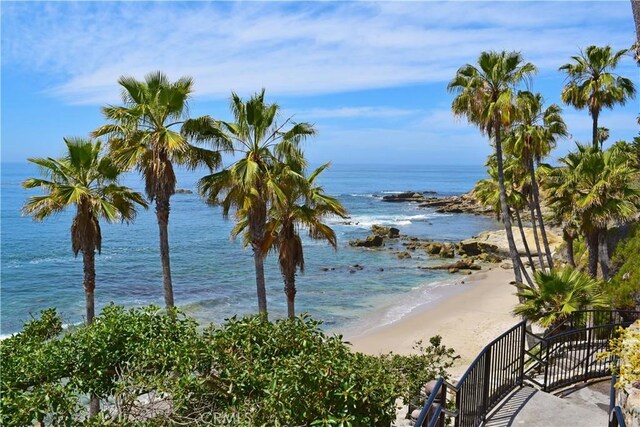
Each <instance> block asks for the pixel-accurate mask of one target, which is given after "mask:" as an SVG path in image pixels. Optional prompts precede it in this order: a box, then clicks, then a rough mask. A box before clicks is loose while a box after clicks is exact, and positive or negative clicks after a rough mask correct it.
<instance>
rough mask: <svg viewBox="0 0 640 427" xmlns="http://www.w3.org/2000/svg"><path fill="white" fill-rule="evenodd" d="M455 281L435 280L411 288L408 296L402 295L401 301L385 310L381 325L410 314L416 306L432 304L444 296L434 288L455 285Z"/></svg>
mask: <svg viewBox="0 0 640 427" xmlns="http://www.w3.org/2000/svg"><path fill="white" fill-rule="evenodd" d="M456 283H457V282H456V281H455V280H447V281H437V282H430V283H427V284H423V285H420V286H417V287H415V288H412V290H411V292H410V293H409V295H410V297H407V295H403V298H402V300H401V302H399V303H398V304H394V305H392V306H391V307H390V308H389V309H388V310H387V311H386V313H385V314H384V316H383V318H382V319H381V322H380V323H381V326H382V325H390V324H392V323H395V322H397V321H398V320H400V319H402V318H403V317H405V316H406V315H408V314H410V313H411V312H412V311H413V310H415V309H416V308H418V307H421V306H424V305H427V304H433V303H434V302H435V301H438V300H440V299H442V298H444V297H445V295H444V294H443V293H441V292H437V291H435V290H436V289H439V288H447V287H450V286H452V285H456ZM434 291H435V292H434Z"/></svg>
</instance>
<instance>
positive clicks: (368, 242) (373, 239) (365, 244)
mask: <svg viewBox="0 0 640 427" xmlns="http://www.w3.org/2000/svg"><path fill="white" fill-rule="evenodd" d="M383 243H384V240H383V239H382V237H380V236H369V237H367V238H366V239H364V240H361V239H356V240H351V241H350V242H349V246H355V247H362V248H379V247H380V246H382V244H383Z"/></svg>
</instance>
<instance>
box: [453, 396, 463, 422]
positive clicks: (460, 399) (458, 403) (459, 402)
mask: <svg viewBox="0 0 640 427" xmlns="http://www.w3.org/2000/svg"><path fill="white" fill-rule="evenodd" d="M461 395H462V387H460V386H458V389H457V391H456V411H458V416H457V417H455V419H454V421H453V427H460V418H461V417H462V407H461V405H460V404H461V403H462V396H461Z"/></svg>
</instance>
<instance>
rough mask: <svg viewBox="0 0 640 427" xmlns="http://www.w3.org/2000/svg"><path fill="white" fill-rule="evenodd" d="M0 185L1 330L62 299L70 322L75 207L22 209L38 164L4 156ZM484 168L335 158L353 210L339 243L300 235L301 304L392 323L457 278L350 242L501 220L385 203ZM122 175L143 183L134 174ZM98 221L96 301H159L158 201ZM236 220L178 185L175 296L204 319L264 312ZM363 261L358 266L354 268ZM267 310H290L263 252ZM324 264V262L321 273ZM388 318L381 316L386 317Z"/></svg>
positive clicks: (453, 183)
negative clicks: (235, 231)
mask: <svg viewBox="0 0 640 427" xmlns="http://www.w3.org/2000/svg"><path fill="white" fill-rule="evenodd" d="M1 173H2V186H1V220H2V222H1V229H0V239H1V273H0V279H1V282H0V283H1V285H0V286H1V288H0V298H1V299H0V308H1V312H0V333H1V334H2V335H3V336H6V335H7V334H11V333H14V332H16V331H19V330H20V329H21V327H22V324H23V323H24V322H25V321H28V320H29V319H30V318H31V317H32V316H37V315H38V313H39V311H40V310H42V309H45V308H48V307H56V308H57V309H58V312H59V313H60V314H61V315H62V317H63V319H64V321H65V322H66V323H69V324H71V323H77V322H80V321H82V319H83V315H84V312H85V308H84V291H83V287H82V257H81V256H79V257H78V258H75V257H74V256H73V253H72V251H71V241H70V227H71V219H72V216H73V210H72V209H70V210H69V211H67V212H65V213H62V214H60V215H57V216H56V217H53V218H50V219H48V220H45V221H44V222H42V223H38V222H35V221H33V220H32V218H30V217H23V216H22V215H21V212H20V208H21V206H22V205H23V203H24V202H25V200H26V198H27V197H29V196H30V195H35V194H38V192H37V191H27V190H25V189H23V188H22V187H21V186H20V183H21V182H22V181H23V180H24V179H25V178H27V177H30V176H37V175H38V170H37V169H36V168H35V167H34V166H33V165H30V164H26V163H25V164H17V163H3V164H2V172H1ZM202 175H203V172H202V171H200V172H198V171H196V172H189V171H182V170H181V171H178V188H180V189H188V190H195V187H196V182H197V180H198V179H199V177H201V176H202ZM484 176H485V172H484V169H483V168H482V167H481V166H450V167H448V166H398V165H370V166H362V165H352V166H348V165H332V166H331V167H330V168H329V169H328V170H326V171H325V172H323V174H322V175H321V178H320V179H319V181H320V183H321V184H322V185H323V187H324V190H325V192H327V193H328V194H331V195H333V196H336V197H338V199H339V200H340V201H341V202H342V203H343V205H344V206H345V207H346V208H347V209H348V211H349V216H350V218H349V219H348V220H346V221H345V220H343V219H341V218H335V219H334V218H332V219H329V220H328V222H329V223H330V224H331V225H332V227H333V228H334V230H335V231H336V234H337V237H338V246H339V247H338V250H337V251H334V250H333V249H332V248H331V247H330V246H328V245H327V243H326V242H323V241H312V240H310V239H308V238H305V239H304V251H305V252H304V254H305V272H304V273H303V274H298V277H297V288H298V293H297V296H296V310H297V312H299V313H301V312H308V313H310V314H311V315H312V316H313V317H314V318H316V319H319V320H322V321H323V322H324V327H325V328H326V329H327V330H329V331H342V330H345V329H347V328H353V327H354V325H358V324H359V322H363V319H367V318H369V317H370V316H371V315H372V314H373V313H378V314H380V315H381V316H382V317H383V318H384V320H385V321H388V322H390V321H393V320H396V319H397V318H400V317H402V315H404V314H405V313H406V312H407V310H409V309H410V308H411V307H412V306H411V304H407V301H406V300H407V298H409V297H408V296H409V295H411V297H410V299H411V300H412V301H413V303H423V302H428V301H429V299H430V298H433V295H434V292H433V289H435V288H437V287H442V286H449V285H451V284H452V283H453V282H454V280H453V277H454V276H452V275H449V274H448V273H446V272H444V273H443V272H441V271H429V270H421V269H418V268H417V267H418V266H421V265H429V264H434V263H441V262H442V261H441V260H438V259H430V258H429V257H428V256H427V255H426V254H425V253H424V252H423V251H416V252H415V253H413V254H412V258H410V259H403V260H400V259H398V258H397V256H396V255H394V254H393V253H392V251H391V250H390V249H393V248H396V249H397V248H400V247H401V241H398V242H395V243H390V245H387V247H385V248H383V249H380V250H367V249H361V248H352V247H350V246H349V245H348V242H349V240H352V239H357V238H364V237H365V236H367V235H368V234H369V231H370V227H371V226H372V225H373V224H381V225H387V226H394V227H397V228H399V229H400V232H401V234H407V235H411V236H416V237H420V238H428V239H433V240H437V241H459V240H462V239H465V238H468V237H471V236H473V235H475V234H477V233H478V232H480V231H482V230H493V229H498V228H500V224H499V223H497V222H496V221H495V220H493V219H491V218H485V217H479V216H474V215H467V214H439V213H436V212H435V211H434V210H433V209H428V208H427V209H421V208H418V207H417V206H416V205H415V204H408V203H386V202H383V201H381V198H382V196H384V195H385V194H392V193H398V192H402V191H408V190H411V191H427V190H428V191H435V192H437V194H438V195H441V196H448V195H455V194H461V193H464V192H467V191H469V190H470V189H471V188H472V187H473V185H474V183H475V182H476V181H477V180H479V179H482V178H483V177H484ZM122 182H123V184H125V185H129V186H131V187H133V188H136V189H138V190H140V191H142V182H141V180H140V178H139V177H138V176H137V175H134V174H128V175H127V176H125V178H124V179H123V181H122ZM101 225H102V236H103V242H102V254H100V255H98V256H96V273H97V278H96V292H95V299H96V309H97V310H99V309H100V308H101V307H103V306H104V305H106V304H107V303H109V302H112V301H113V302H115V303H116V304H122V305H125V306H130V307H131V306H140V305H147V304H157V305H162V304H163V293H162V275H161V268H160V257H159V247H158V228H157V224H156V219H155V213H154V210H153V207H151V208H150V209H149V210H147V211H141V212H140V213H139V215H138V217H137V218H136V220H135V222H133V223H131V224H128V225H127V224H106V223H101ZM232 227H233V218H232V217H231V218H230V219H229V220H225V219H223V218H222V214H221V209H220V208H219V207H215V206H209V205H206V204H205V203H204V202H203V201H202V200H201V199H200V198H199V196H198V195H197V194H196V193H195V192H194V193H193V194H176V195H174V196H173V197H172V199H171V216H170V223H169V241H170V250H171V268H172V275H173V285H174V292H175V301H176V304H177V305H178V306H180V307H181V308H182V309H183V310H184V311H185V312H187V313H188V314H189V315H191V316H194V317H195V318H197V319H198V320H199V321H201V322H206V323H208V322H216V323H219V322H222V321H223V320H224V319H225V318H228V317H231V316H233V315H236V314H237V315H245V314H249V313H255V312H257V298H256V290H255V281H254V271H253V259H252V253H251V250H250V249H248V248H243V246H242V240H241V239H240V238H239V239H237V240H231V239H230V237H229V235H230V231H231V228H232ZM355 264H359V265H361V266H363V267H364V268H363V269H362V270H357V271H355V272H352V270H353V269H352V268H351V266H353V265H355ZM265 270H266V271H265V274H266V281H267V295H268V304H269V313H270V316H271V317H272V318H278V317H283V316H285V315H286V300H285V296H284V293H283V283H282V278H281V276H280V272H279V269H278V265H277V255H275V254H270V255H269V256H268V257H267V259H266V261H265ZM325 270H327V271H325ZM379 317H380V316H378V318H379Z"/></svg>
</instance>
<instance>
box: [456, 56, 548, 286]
mask: <svg viewBox="0 0 640 427" xmlns="http://www.w3.org/2000/svg"><path fill="white" fill-rule="evenodd" d="M535 72H536V67H535V66H534V65H533V64H531V63H528V62H527V63H524V61H523V58H522V56H521V55H520V54H519V53H517V52H504V51H502V52H482V53H481V54H480V57H479V58H478V64H477V66H474V65H471V64H466V65H464V66H462V67H461V68H460V69H458V71H457V73H456V76H455V77H454V78H453V80H451V81H450V82H449V85H448V86H447V88H448V90H449V91H450V92H455V93H456V94H457V96H456V98H455V99H454V100H453V103H452V106H451V108H452V110H453V113H454V114H455V115H457V116H464V117H466V118H467V120H468V121H469V122H470V123H473V124H475V125H476V126H478V127H479V128H480V131H481V132H482V133H484V134H487V135H488V136H489V138H492V139H493V143H494V147H495V153H496V160H497V167H498V184H499V187H500V205H501V211H502V221H503V223H504V227H505V231H506V234H507V240H508V242H509V253H510V255H511V260H512V262H513V269H514V274H515V279H516V282H517V283H522V272H523V271H525V270H524V266H523V265H522V261H521V260H520V257H519V256H518V251H517V249H516V245H515V241H514V239H513V232H512V230H511V218H510V215H509V207H508V205H507V195H506V189H505V183H504V166H503V155H502V136H503V132H504V131H505V129H507V127H508V126H509V125H510V124H511V121H512V116H513V109H514V102H513V98H514V96H515V93H514V92H515V90H516V88H517V86H518V85H520V84H521V83H522V82H523V81H525V80H528V79H529V78H530V77H531V76H532V75H533V74H534V73H535Z"/></svg>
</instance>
